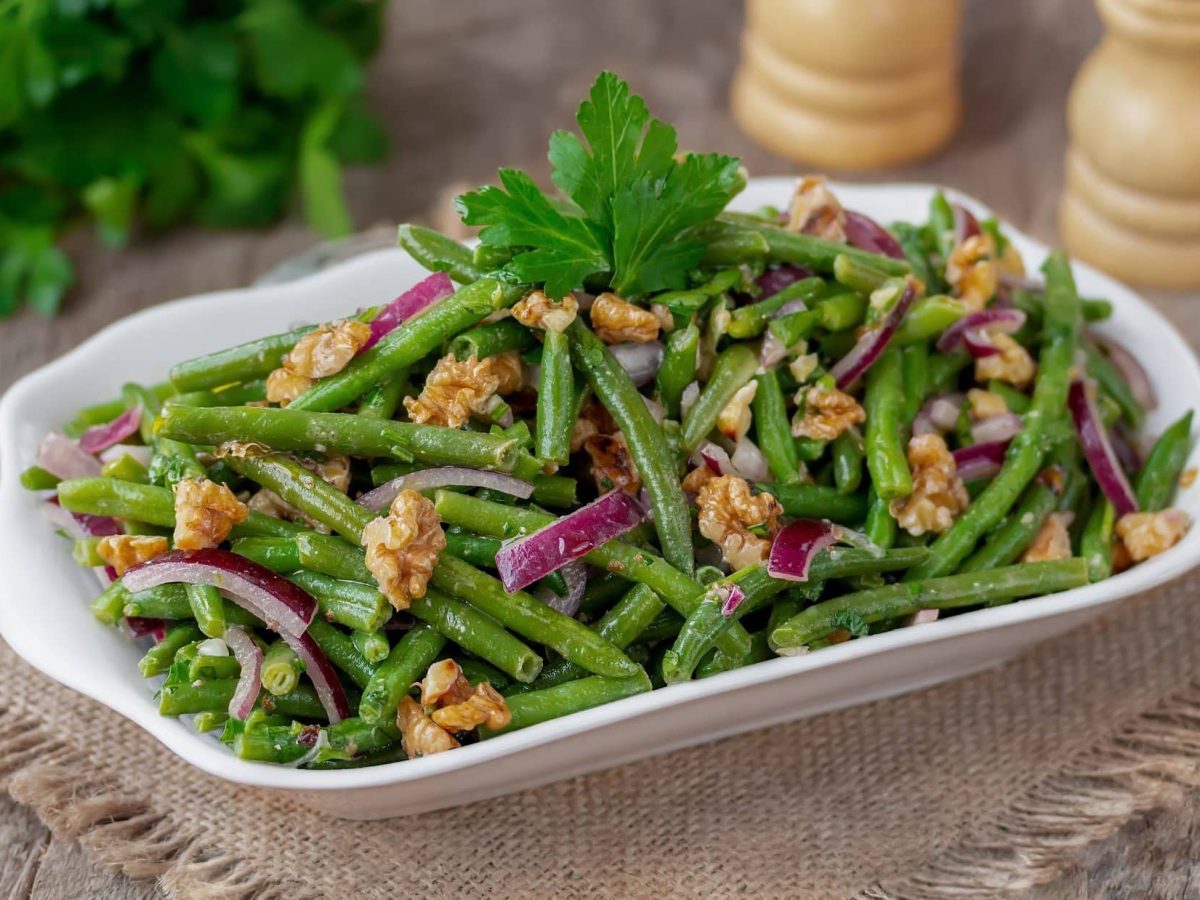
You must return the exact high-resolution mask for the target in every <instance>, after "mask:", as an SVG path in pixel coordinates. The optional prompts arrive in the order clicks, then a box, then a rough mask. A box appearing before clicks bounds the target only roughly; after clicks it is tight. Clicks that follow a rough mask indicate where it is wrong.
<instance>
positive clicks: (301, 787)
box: [0, 176, 1200, 792]
mask: <svg viewBox="0 0 1200 900" xmlns="http://www.w3.org/2000/svg"><path fill="white" fill-rule="evenodd" d="M792 181H793V179H792V178H790V177H786V176H773V177H760V178H754V179H751V182H750V184H751V185H753V186H755V188H756V189H759V188H761V189H764V190H771V191H777V190H782V191H784V192H786V191H787V190H789V189H790V185H791V183H792ZM830 186H831V188H832V189H833V190H834V191H836V192H839V193H842V194H844V195H847V196H854V197H856V198H859V200H858V201H856V202H861V198H863V197H867V196H869V195H872V194H875V193H882V194H894V193H896V192H912V193H919V194H924V195H928V194H931V193H932V192H933V191H935V190H939V189H940V190H943V191H945V192H946V194H947V195H948V196H949V197H950V198H952V199H953V200H955V201H958V202H961V203H964V204H965V205H967V206H968V207H969V208H971V209H972V210H973V211H975V212H976V213H977V214H981V215H984V216H990V215H993V213H992V211H991V210H990V209H989V208H988V207H987V206H986V205H985V204H983V203H981V202H979V201H978V200H975V199H974V198H972V197H970V196H967V195H965V194H962V193H961V192H958V191H955V190H953V189H949V188H945V187H939V186H937V185H933V184H928V183H922V182H889V183H880V184H870V185H862V184H853V185H852V184H840V183H837V182H831V183H830ZM782 195H783V196H786V193H784V194H782ZM735 205H736V204H735ZM743 205H746V204H743ZM1004 227H1005V231H1006V233H1007V234H1008V235H1010V237H1011V238H1012V239H1013V240H1014V241H1015V242H1017V243H1018V244H1019V245H1020V246H1021V247H1022V248H1023V249H1024V248H1030V249H1032V250H1033V251H1034V253H1033V256H1034V257H1035V258H1037V259H1038V260H1039V261H1040V259H1041V258H1042V257H1043V256H1044V255H1045V254H1046V253H1047V252H1048V248H1047V246H1046V245H1045V244H1043V243H1042V242H1041V241H1038V240H1036V239H1034V238H1032V237H1030V236H1028V235H1026V234H1024V233H1023V232H1021V231H1020V230H1019V229H1016V228H1015V227H1013V226H1012V225H1011V224H1009V223H1008V222H1004ZM398 252H401V251H399V250H398V249H396V248H388V249H383V250H375V251H371V252H368V253H364V254H362V255H360V256H356V257H354V258H352V259H350V260H347V261H344V262H341V263H338V264H336V265H334V266H331V267H330V268H328V269H325V270H322V271H320V272H317V273H315V274H312V275H308V276H305V277H304V278H302V279H297V280H296V281H291V282H286V283H283V284H273V285H271V286H269V287H261V288H238V289H233V290H226V291H212V292H206V293H203V294H198V295H193V296H189V297H185V298H181V299H178V300H173V301H170V302H167V303H162V304H159V305H156V306H153V307H149V308H147V309H144V310H141V311H139V312H136V313H134V314H132V315H129V316H126V317H123V318H121V319H119V320H117V321H115V322H112V323H111V324H109V325H107V326H106V327H105V328H103V329H101V330H100V331H98V332H96V333H95V334H93V335H91V336H90V337H89V338H87V339H86V340H85V341H83V342H82V343H80V344H79V345H78V346H76V347H75V348H73V349H72V350H70V351H68V352H67V353H65V354H63V355H61V356H60V357H58V358H57V359H55V360H52V361H50V362H48V363H46V364H45V365H43V366H41V367H40V368H38V369H36V370H34V371H33V372H30V373H28V374H27V375H25V376H23V377H22V378H20V379H19V380H18V381H17V382H15V383H14V384H13V385H12V386H11V387H10V388H9V389H8V391H7V392H6V393H5V395H4V396H3V398H2V399H0V459H5V460H7V462H8V464H7V465H4V466H3V467H2V468H0V546H8V545H9V542H10V541H11V542H14V543H16V544H17V545H18V546H19V544H20V543H21V542H22V541H23V540H28V541H37V540H43V539H44V538H42V537H40V535H41V534H44V535H46V536H52V534H53V533H52V531H51V530H50V529H45V530H44V532H43V531H41V530H38V531H37V532H36V534H37V535H39V536H28V537H26V536H25V535H24V531H29V529H24V528H23V525H24V524H26V523H23V522H22V521H21V520H20V519H19V518H18V513H19V511H18V509H17V506H16V501H15V497H16V496H17V492H22V491H23V489H22V488H21V487H20V485H19V483H18V474H19V470H20V468H21V466H20V465H19V460H18V436H17V432H18V424H19V420H20V417H21V415H22V411H23V410H24V409H26V408H27V407H28V404H30V403H31V402H36V397H37V395H38V392H39V391H41V390H43V389H46V388H52V387H53V386H54V384H55V379H56V377H58V376H59V373H61V372H63V371H64V370H66V369H69V368H71V367H72V366H74V365H76V364H78V363H79V362H80V361H82V360H86V359H89V358H90V357H91V356H92V355H94V354H95V353H96V352H98V350H99V348H101V347H102V346H104V345H105V344H107V343H108V342H110V341H113V340H114V339H120V338H129V339H132V338H135V337H136V336H137V333H138V332H139V331H140V330H141V329H143V328H144V327H147V326H149V325H150V323H158V322H162V321H165V320H168V319H169V318H170V317H171V316H172V315H173V314H175V313H177V312H178V311H179V310H181V309H183V308H191V307H194V306H199V305H201V304H212V303H216V302H224V303H229V304H232V303H242V302H253V303H259V302H261V303H270V302H271V300H272V298H273V297H274V296H276V295H279V294H282V293H286V292H288V291H289V290H291V289H293V288H295V287H296V286H297V285H299V284H300V283H301V282H303V283H304V285H305V286H306V287H310V288H320V287H329V286H332V285H336V284H337V283H338V282H339V281H341V280H343V279H346V278H348V277H352V276H353V275H354V273H356V272H358V271H359V270H369V269H370V268H371V267H372V266H375V265H379V264H380V261H381V260H384V259H385V258H386V259H387V260H390V259H392V258H393V257H394V256H395V254H396V253H398ZM1026 258H1027V259H1029V258H1030V254H1029V253H1028V252H1027V253H1026ZM1072 266H1073V267H1074V268H1075V270H1076V271H1077V272H1087V273H1088V276H1089V279H1090V280H1093V281H1099V282H1101V283H1103V284H1104V286H1105V288H1106V290H1108V291H1109V292H1110V294H1111V296H1112V299H1113V302H1114V306H1116V307H1118V308H1121V307H1126V306H1128V307H1130V308H1132V309H1134V310H1136V312H1137V314H1138V316H1139V317H1144V320H1145V321H1146V323H1147V324H1146V327H1148V328H1150V329H1151V330H1153V331H1155V332H1156V333H1157V334H1158V335H1159V336H1160V337H1161V338H1162V341H1163V344H1162V351H1163V352H1164V353H1167V354H1170V355H1171V356H1172V357H1174V359H1175V360H1176V361H1177V365H1179V366H1183V367H1184V368H1185V369H1186V371H1185V372H1181V379H1183V380H1187V379H1190V382H1191V383H1194V384H1196V385H1200V361H1198V360H1197V357H1196V355H1195V354H1194V353H1193V351H1192V349H1191V347H1190V346H1189V345H1188V343H1187V341H1186V340H1185V339H1184V338H1183V336H1182V335H1181V334H1180V333H1179V332H1178V330H1177V329H1176V328H1175V327H1174V326H1173V325H1172V324H1171V323H1170V322H1169V321H1168V320H1167V319H1166V317H1165V316H1163V315H1162V314H1161V313H1160V312H1159V311H1158V310H1157V309H1156V308H1155V307H1153V306H1152V305H1151V304H1150V303H1148V302H1147V301H1146V300H1144V299H1143V298H1141V297H1140V296H1138V295H1137V294H1136V293H1135V292H1133V291H1132V290H1131V289H1129V288H1127V287H1125V286H1123V285H1121V284H1120V283H1119V282H1117V281H1116V280H1115V279H1112V278H1110V277H1109V276H1106V275H1104V274H1102V273H1100V272H1098V271H1096V270H1095V269H1093V268H1092V267H1090V266H1088V265H1087V264H1085V263H1082V262H1079V261H1076V260H1072ZM1197 453H1200V448H1195V447H1194V448H1193V451H1192V457H1191V459H1194V458H1195V456H1196V454H1197ZM1198 562H1200V529H1196V528H1193V529H1191V530H1189V532H1188V533H1187V535H1185V537H1184V540H1183V541H1181V542H1180V543H1179V544H1178V545H1176V546H1175V547H1173V548H1171V550H1169V551H1168V552H1166V553H1164V554H1162V555H1160V556H1157V557H1154V558H1153V559H1151V560H1148V561H1146V562H1145V563H1142V564H1141V565H1139V566H1137V567H1135V568H1133V569H1130V570H1128V571H1126V572H1123V573H1121V574H1119V575H1116V576H1113V577H1112V578H1109V579H1106V580H1105V581H1101V582H1098V583H1096V584H1089V585H1086V586H1084V587H1080V588H1075V589H1073V590H1070V591H1065V592H1063V593H1059V594H1054V595H1050V596H1047V597H1043V598H1038V602H1036V603H1030V602H1022V603H1013V604H1009V605H1006V606H1001V607H996V608H992V609H985V610H978V611H974V612H970V613H966V614H963V615H959V616H955V617H953V618H951V619H947V620H942V621H940V622H939V623H938V627H937V628H935V629H924V628H903V629H897V630H895V631H890V632H886V633H883V634H878V635H872V636H870V638H869V639H868V640H856V641H849V642H846V643H843V644H838V645H835V646H832V647H828V648H825V649H823V650H822V651H821V653H818V654H806V655H801V656H791V657H777V658H774V659H769V660H765V661H763V662H760V663H756V664H754V665H752V666H746V667H744V668H741V669H736V670H733V671H730V672H724V673H722V674H720V675H716V676H713V677H711V678H706V679H703V680H698V681H689V682H686V683H683V684H676V685H671V686H670V688H669V689H660V690H655V691H650V692H647V693H643V694H637V695H635V696H632V697H627V698H625V699H623V700H620V701H616V702H613V703H609V704H606V705H604V706H599V707H595V708H592V709H590V710H585V711H583V712H580V713H576V714H573V715H570V716H566V717H563V718H560V719H554V720H551V721H548V722H544V723H541V724H539V725H536V726H532V727H530V728H527V729H524V730H522V731H517V732H513V733H510V734H505V735H501V736H499V737H496V738H492V739H490V740H487V741H480V742H478V743H475V744H471V745H469V746H465V747H462V748H459V749H458V750H456V752H454V753H443V754H436V755H433V756H428V757H423V758H420V759H414V760H402V761H397V762H392V763H385V764H381V765H378V766H368V767H364V768H360V769H344V770H333V771H309V770H299V769H292V768H286V767H281V766H275V765H270V764H263V763H258V762H251V761H246V760H241V759H238V758H237V757H235V756H233V754H232V753H230V752H229V751H228V749H227V748H225V747H224V746H223V745H221V744H220V743H219V742H217V741H215V740H213V739H212V737H211V736H206V735H201V734H198V733H196V732H195V731H194V730H193V729H192V728H191V727H190V725H189V724H187V723H186V722H181V721H180V720H177V719H173V718H168V717H164V716H160V715H159V714H158V711H157V708H156V706H155V705H154V703H153V702H152V697H151V694H149V693H146V694H145V695H142V696H138V695H136V694H129V695H124V694H122V695H119V696H112V695H111V694H109V693H108V692H107V691H106V690H105V689H104V687H103V685H100V684H97V683H95V682H93V681H91V680H89V679H88V678H87V677H86V672H85V670H83V669H81V668H78V667H75V666H72V665H69V664H67V663H68V661H67V660H62V659H58V658H56V657H54V656H53V655H47V654H45V653H43V652H41V649H42V648H41V647H39V646H35V645H34V642H27V641H24V640H22V639H21V636H20V632H19V631H15V630H14V629H13V628H12V620H13V619H15V618H17V617H19V615H20V609H19V604H18V603H17V602H16V598H15V596H14V595H15V593H16V591H15V589H10V588H9V587H7V586H6V585H5V584H4V582H3V580H0V635H3V636H4V637H5V639H6V640H7V641H8V643H9V646H11V647H12V648H13V650H14V651H15V652H16V653H17V654H18V655H20V656H21V657H22V658H23V659H25V660H26V661H27V662H28V663H29V664H31V665H32V666H33V667H34V668H36V669H38V670H39V671H41V672H42V673H43V674H45V675H47V676H49V677H50V678H52V679H54V680H55V681H58V682H59V683H61V684H63V685H65V686H67V687H69V688H71V689H73V690H75V691H78V692H79V693H82V694H84V695H85V696H88V697H90V698H92V699H94V700H97V701H99V702H100V703H102V704H104V705H105V706H108V707H109V708H111V709H113V710H114V711H116V712H118V713H120V714H121V715H123V716H124V717H126V718H127V719H129V720H131V721H133V722H135V723H136V724H137V725H139V726H140V727H142V728H143V729H144V730H146V731H147V732H148V733H150V734H151V735H153V736H154V737H155V738H157V739H158V740H159V741H160V742H161V743H163V744H164V745H165V746H167V747H168V748H169V749H170V750H171V751H172V752H174V753H175V754H177V755H178V756H179V757H181V758H182V759H184V760H185V761H187V762H189V763H191V764H192V765H194V766H196V767H198V768H200V769H201V770H203V771H205V772H207V773H209V774H211V775H215V776H217V777H219V778H222V779H225V780H227V781H232V782H234V783H239V784H246V785H251V786H255V787H263V788H273V789H283V790H298V791H304V792H324V791H339V790H348V789H361V788H373V787H381V786H384V785H394V784H402V783H408V782H415V781H419V780H422V779H425V778H429V777H433V776H437V775H442V774H446V773H448V772H454V771H459V770H464V769H470V768H474V767H478V766H483V765H486V764H487V763H489V762H491V761H493V760H495V759H498V758H501V757H506V756H509V755H512V754H517V753H520V752H521V751H523V750H527V749H531V748H533V747H537V746H541V745H544V744H549V743H553V742H555V741H558V740H561V739H564V738H567V737H570V736H573V735H577V734H581V733H583V732H586V731H589V730H592V729H598V728H603V727H605V726H607V725H611V724H614V723H616V722H619V721H621V720H624V719H636V718H639V717H641V716H644V715H648V714H652V713H654V712H656V711H659V710H662V709H665V708H668V707H674V706H680V705H683V704H686V703H688V702H690V701H692V700H698V699H700V698H703V697H708V696H712V695H716V694H720V693H725V692H727V691H736V690H738V689H742V688H747V687H750V686H756V685H760V684H766V683H770V682H775V681H780V680H782V679H785V678H789V677H792V676H794V675H797V674H799V673H803V672H806V671H809V670H812V669H818V668H824V667H828V666H836V665H842V664H846V663H849V662H852V661H854V660H856V659H859V658H862V657H867V656H875V655H882V654H885V653H887V652H889V651H891V650H896V649H899V648H902V647H908V646H912V645H916V644H922V643H933V642H938V641H944V640H953V639H954V638H955V637H956V636H958V635H962V634H966V633H970V632H976V631H989V630H995V629H1001V628H1006V627H1009V626H1013V625H1017V624H1019V623H1023V622H1029V621H1033V620H1036V619H1043V618H1046V619H1048V618H1053V617H1057V616H1060V615H1064V614H1068V613H1071V612H1074V611H1077V610H1082V609H1085V608H1088V607H1094V606H1099V605H1102V604H1106V603H1110V602H1113V601H1115V600H1118V599H1121V598H1125V597H1129V596H1132V595H1134V594H1137V593H1140V592H1142V591H1145V590H1147V589H1149V588H1152V587H1155V586H1158V585H1160V584H1163V583H1165V582H1166V581H1169V580H1170V579H1172V578H1174V577H1176V576H1178V575H1180V574H1182V573H1184V572H1186V571H1187V570H1189V569H1191V568H1193V567H1194V566H1195V565H1196V564H1197V563H1198ZM85 608H86V607H85ZM87 615H88V617H89V619H90V613H87ZM718 730H719V729H714V730H713V733H714V734H715V733H716V732H717V731H718Z"/></svg>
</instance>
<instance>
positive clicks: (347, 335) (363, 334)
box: [283, 319, 371, 378]
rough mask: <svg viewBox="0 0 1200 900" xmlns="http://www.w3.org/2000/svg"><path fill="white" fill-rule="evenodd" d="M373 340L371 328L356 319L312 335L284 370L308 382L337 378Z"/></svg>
mask: <svg viewBox="0 0 1200 900" xmlns="http://www.w3.org/2000/svg"><path fill="white" fill-rule="evenodd" d="M370 338H371V326H370V325H367V324H366V323H365V322H359V321H356V320H354V319H342V320H341V321H338V322H331V323H330V324H328V325H322V326H321V327H320V328H316V329H314V330H312V331H310V332H309V333H308V334H306V335H304V337H302V338H300V340H298V341H297V342H296V346H295V347H293V348H292V350H291V352H290V353H288V355H287V356H285V357H284V358H283V367H284V368H285V369H287V370H289V371H291V372H295V373H296V374H297V375H304V376H305V377H307V378H327V377H328V376H330V375H336V374H337V373H338V372H340V371H342V369H344V368H346V365H347V364H348V363H349V362H350V360H352V359H354V355H355V354H356V353H358V351H359V350H361V349H362V348H363V345H365V344H366V343H367V341H368V340H370Z"/></svg>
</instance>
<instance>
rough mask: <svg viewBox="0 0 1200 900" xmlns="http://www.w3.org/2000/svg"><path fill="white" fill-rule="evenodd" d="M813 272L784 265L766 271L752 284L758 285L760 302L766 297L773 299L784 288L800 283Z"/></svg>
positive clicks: (789, 264) (788, 264) (799, 267)
mask: <svg viewBox="0 0 1200 900" xmlns="http://www.w3.org/2000/svg"><path fill="white" fill-rule="evenodd" d="M812 275H813V272H812V270H811V269H805V268H803V267H801V266H793V265H792V264H791V263H784V264H783V265H782V266H779V267H777V268H774V269H767V271H765V272H763V273H762V274H761V275H759V276H758V277H757V278H756V279H754V283H755V284H757V285H758V287H759V289H760V290H761V291H762V293H761V294H760V295H759V299H760V300H765V299H767V298H768V297H773V296H774V295H775V294H778V293H779V292H780V291H782V290H783V289H784V288H785V287H788V286H789V285H793V284H795V283H796V282H797V281H802V280H803V279H805V278H811V277H812Z"/></svg>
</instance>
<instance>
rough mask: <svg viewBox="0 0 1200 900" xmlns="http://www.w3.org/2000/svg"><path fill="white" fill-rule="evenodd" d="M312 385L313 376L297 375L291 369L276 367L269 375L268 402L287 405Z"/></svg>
mask: <svg viewBox="0 0 1200 900" xmlns="http://www.w3.org/2000/svg"><path fill="white" fill-rule="evenodd" d="M312 386H313V381H312V379H311V378H305V377H304V376H303V375H297V374H296V373H295V372H293V371H291V370H290V369H283V368H279V369H276V370H275V371H274V372H272V373H271V374H270V375H268V376H267V402H268V403H278V404H279V405H280V406H287V405H288V404H289V403H291V402H292V401H293V400H295V399H296V398H297V397H299V396H300V395H301V394H303V393H304V392H305V391H307V390H308V389H309V388H310V387H312Z"/></svg>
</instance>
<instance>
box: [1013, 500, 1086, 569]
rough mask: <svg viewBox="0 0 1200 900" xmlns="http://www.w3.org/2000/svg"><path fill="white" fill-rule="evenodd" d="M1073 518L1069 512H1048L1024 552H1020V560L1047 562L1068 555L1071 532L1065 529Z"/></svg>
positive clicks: (1069, 552) (1069, 553)
mask: <svg viewBox="0 0 1200 900" xmlns="http://www.w3.org/2000/svg"><path fill="white" fill-rule="evenodd" d="M1073 518H1074V514H1073V513H1070V512H1052V513H1050V515H1049V516H1047V517H1046V521H1045V522H1043V523H1042V527H1041V528H1040V529H1038V533H1037V534H1036V535H1035V536H1034V538H1033V540H1032V541H1031V542H1030V544H1029V546H1028V547H1027V548H1026V549H1025V552H1024V553H1022V554H1021V562H1049V561H1050V560H1054V559H1066V558H1067V557H1069V556H1070V555H1071V533H1070V532H1069V531H1067V529H1068V528H1069V527H1070V525H1071V520H1072V519H1073Z"/></svg>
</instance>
